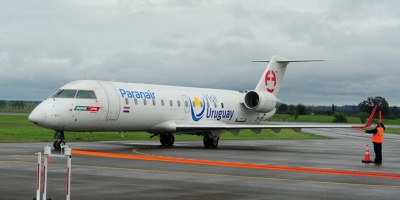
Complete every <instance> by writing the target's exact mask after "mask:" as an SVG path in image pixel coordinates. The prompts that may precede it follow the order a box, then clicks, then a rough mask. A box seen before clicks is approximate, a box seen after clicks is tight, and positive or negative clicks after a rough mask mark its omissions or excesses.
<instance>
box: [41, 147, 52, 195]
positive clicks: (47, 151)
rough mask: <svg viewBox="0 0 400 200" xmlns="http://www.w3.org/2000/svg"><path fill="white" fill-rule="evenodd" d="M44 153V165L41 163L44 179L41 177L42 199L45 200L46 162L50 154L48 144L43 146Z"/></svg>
mask: <svg viewBox="0 0 400 200" xmlns="http://www.w3.org/2000/svg"><path fill="white" fill-rule="evenodd" d="M44 155H45V158H44V161H43V162H44V165H43V174H44V175H43V176H44V179H43V196H42V197H43V200H46V193H47V164H48V163H47V162H48V159H49V158H50V155H51V147H49V146H46V147H44Z"/></svg>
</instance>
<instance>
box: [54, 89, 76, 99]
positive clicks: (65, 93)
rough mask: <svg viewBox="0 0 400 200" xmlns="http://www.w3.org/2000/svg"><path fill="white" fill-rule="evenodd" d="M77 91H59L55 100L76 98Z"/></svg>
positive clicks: (55, 95)
mask: <svg viewBox="0 0 400 200" xmlns="http://www.w3.org/2000/svg"><path fill="white" fill-rule="evenodd" d="M75 94H76V90H59V91H57V92H56V93H55V94H54V95H53V98H75Z"/></svg>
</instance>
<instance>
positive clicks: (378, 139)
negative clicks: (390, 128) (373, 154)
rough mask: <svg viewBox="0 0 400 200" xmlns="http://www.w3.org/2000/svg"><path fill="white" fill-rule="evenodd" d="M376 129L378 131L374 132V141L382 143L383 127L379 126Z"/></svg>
mask: <svg viewBox="0 0 400 200" xmlns="http://www.w3.org/2000/svg"><path fill="white" fill-rule="evenodd" d="M376 129H377V130H378V132H377V133H375V134H372V142H375V143H382V142H383V128H382V127H378V128H376Z"/></svg>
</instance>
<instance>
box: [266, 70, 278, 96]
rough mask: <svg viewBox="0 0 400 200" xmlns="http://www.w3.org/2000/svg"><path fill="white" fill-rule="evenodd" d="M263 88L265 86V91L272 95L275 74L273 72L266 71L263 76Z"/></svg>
mask: <svg viewBox="0 0 400 200" xmlns="http://www.w3.org/2000/svg"><path fill="white" fill-rule="evenodd" d="M265 86H267V91H268V92H271V93H273V92H274V90H275V86H276V74H275V72H274V71H273V70H268V71H267V74H265Z"/></svg>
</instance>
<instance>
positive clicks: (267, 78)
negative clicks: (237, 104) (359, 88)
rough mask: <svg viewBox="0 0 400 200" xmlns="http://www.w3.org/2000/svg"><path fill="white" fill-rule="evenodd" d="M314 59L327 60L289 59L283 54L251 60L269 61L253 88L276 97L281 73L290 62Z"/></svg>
mask: <svg viewBox="0 0 400 200" xmlns="http://www.w3.org/2000/svg"><path fill="white" fill-rule="evenodd" d="M314 61H327V60H321V59H318V60H291V59H287V58H285V57H283V56H273V57H272V59H271V60H258V61H253V62H269V64H268V67H267V68H266V69H265V71H264V73H263V75H262V76H261V79H260V81H259V82H258V84H257V86H256V88H255V90H258V91H267V92H270V93H272V94H274V96H275V97H278V93H279V90H280V88H281V84H282V80H283V75H284V74H285V71H286V67H287V65H288V64H289V63H290V62H314Z"/></svg>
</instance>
